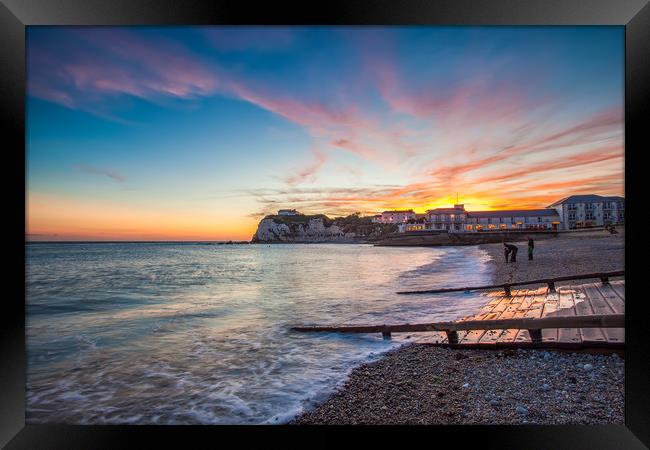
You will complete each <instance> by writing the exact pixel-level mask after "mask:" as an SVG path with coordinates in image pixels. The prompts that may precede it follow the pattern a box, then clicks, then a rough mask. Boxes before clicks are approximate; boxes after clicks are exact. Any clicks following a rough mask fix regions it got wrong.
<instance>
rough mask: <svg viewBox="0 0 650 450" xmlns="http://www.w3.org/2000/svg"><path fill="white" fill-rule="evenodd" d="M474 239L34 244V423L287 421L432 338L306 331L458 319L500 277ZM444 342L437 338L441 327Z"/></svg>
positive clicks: (30, 304)
mask: <svg viewBox="0 0 650 450" xmlns="http://www.w3.org/2000/svg"><path fill="white" fill-rule="evenodd" d="M489 258H490V257H489V256H488V254H487V253H486V252H484V251H483V250H481V249H479V248H478V247H475V246H465V247H422V248H420V247H401V248H399V247H375V246H372V245H368V244H274V245H265V244H249V245H214V243H28V244H26V278H27V286H26V288H27V298H26V338H27V390H26V396H27V399H26V421H27V423H66V424H282V423H287V422H288V421H290V420H291V419H292V418H293V417H295V416H296V415H297V414H300V413H301V412H302V411H305V410H308V409H310V408H313V407H314V406H315V405H317V404H318V403H320V402H322V401H324V400H325V399H326V398H327V397H328V396H329V395H330V394H331V393H333V392H334V391H335V390H336V389H337V388H339V387H340V386H341V385H342V384H343V383H344V382H345V380H346V377H347V376H348V375H349V373H350V371H351V370H352V369H353V368H354V367H356V366H358V365H360V364H362V363H364V362H369V361H373V360H375V359H377V358H380V357H381V355H382V354H384V353H385V352H387V351H389V350H391V349H394V348H396V347H399V346H401V345H404V344H406V343H409V342H416V341H418V340H426V339H427V334H426V333H413V334H408V333H396V334H393V338H392V339H391V340H384V339H382V336H381V334H379V333H377V334H358V335H349V334H337V333H299V332H295V331H291V329H290V328H291V327H292V326H296V325H314V324H384V323H418V322H428V321H443V320H454V319H457V318H460V317H463V316H467V315H470V314H473V313H475V312H476V311H477V310H478V309H479V308H480V307H481V306H483V305H484V304H485V303H486V302H487V299H486V298H485V297H484V296H483V295H482V294H479V293H475V292H473V293H464V292H459V293H453V294H444V295H440V294H439V295H425V294H422V295H397V294H396V291H401V290H409V289H425V288H439V287H462V286H468V285H480V284H489V282H490V279H491V273H490V266H489V265H488V264H487V261H489ZM429 338H430V336H429Z"/></svg>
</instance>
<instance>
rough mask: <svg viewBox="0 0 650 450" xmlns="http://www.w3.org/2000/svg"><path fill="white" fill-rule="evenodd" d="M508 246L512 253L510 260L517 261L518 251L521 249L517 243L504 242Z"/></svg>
mask: <svg viewBox="0 0 650 450" xmlns="http://www.w3.org/2000/svg"><path fill="white" fill-rule="evenodd" d="M503 245H505V246H506V248H507V249H508V250H509V253H510V254H511V256H510V262H517V251H518V250H519V249H518V248H517V246H516V245H512V244H505V243H504V244H503Z"/></svg>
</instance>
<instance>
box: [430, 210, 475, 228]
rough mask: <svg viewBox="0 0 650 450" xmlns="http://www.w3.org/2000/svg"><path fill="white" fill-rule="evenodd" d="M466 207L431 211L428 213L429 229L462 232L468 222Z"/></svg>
mask: <svg viewBox="0 0 650 450" xmlns="http://www.w3.org/2000/svg"><path fill="white" fill-rule="evenodd" d="M467 214H468V213H467V211H465V205H454V207H453V208H436V209H429V210H428V211H427V212H426V216H425V217H426V221H427V229H429V230H449V231H461V230H462V229H463V225H464V224H465V220H467Z"/></svg>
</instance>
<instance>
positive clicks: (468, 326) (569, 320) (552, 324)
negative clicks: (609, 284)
mask: <svg viewBox="0 0 650 450" xmlns="http://www.w3.org/2000/svg"><path fill="white" fill-rule="evenodd" d="M582 303H583V304H586V305H587V307H589V303H588V302H582ZM578 306H579V304H578V303H577V302H576V309H577V308H578ZM590 310H591V309H590ZM540 314H541V308H530V309H528V310H527V311H526V313H525V314H524V317H522V318H515V319H504V320H466V321H463V322H435V323H406V324H395V325H392V324H390V325H387V324H383V325H338V326H332V325H326V326H320V325H316V326H302V327H292V328H291V329H292V330H293V331H304V332H340V333H402V332H409V331H410V332H431V331H462V330H497V329H501V330H504V329H507V328H520V329H527V330H528V329H544V328H566V327H577V328H585V329H592V330H594V329H596V330H597V329H599V328H621V327H623V326H625V315H624V314H605V315H601V314H593V311H592V313H591V314H589V315H580V316H575V317H550V316H549V317H543V318H542V317H539V316H540Z"/></svg>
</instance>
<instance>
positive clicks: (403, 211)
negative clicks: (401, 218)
mask: <svg viewBox="0 0 650 450" xmlns="http://www.w3.org/2000/svg"><path fill="white" fill-rule="evenodd" d="M395 213H412V214H415V213H414V212H413V210H412V209H402V210H397V209H396V210H394V211H384V212H383V213H382V214H395Z"/></svg>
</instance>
